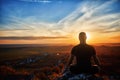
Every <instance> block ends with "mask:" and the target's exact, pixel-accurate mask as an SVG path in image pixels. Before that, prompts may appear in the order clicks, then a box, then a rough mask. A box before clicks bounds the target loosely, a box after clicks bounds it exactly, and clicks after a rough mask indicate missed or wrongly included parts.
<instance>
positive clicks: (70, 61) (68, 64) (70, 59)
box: [66, 54, 74, 68]
mask: <svg viewBox="0 0 120 80" xmlns="http://www.w3.org/2000/svg"><path fill="white" fill-rule="evenodd" d="M73 59H74V55H72V54H71V56H70V58H69V61H68V63H67V65H66V68H68V67H69V66H70V64H71V63H72V61H73Z"/></svg>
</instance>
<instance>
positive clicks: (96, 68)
mask: <svg viewBox="0 0 120 80" xmlns="http://www.w3.org/2000/svg"><path fill="white" fill-rule="evenodd" d="M91 70H92V71H91V72H92V73H93V74H95V73H98V72H99V71H100V69H99V66H97V65H94V66H92V68H91Z"/></svg>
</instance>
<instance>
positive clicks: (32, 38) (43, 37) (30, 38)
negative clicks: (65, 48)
mask: <svg viewBox="0 0 120 80" xmlns="http://www.w3.org/2000/svg"><path fill="white" fill-rule="evenodd" d="M66 38H68V37H63V36H60V37H46V36H39V37H29V36H28V37H0V40H41V39H42V40H43V39H66Z"/></svg>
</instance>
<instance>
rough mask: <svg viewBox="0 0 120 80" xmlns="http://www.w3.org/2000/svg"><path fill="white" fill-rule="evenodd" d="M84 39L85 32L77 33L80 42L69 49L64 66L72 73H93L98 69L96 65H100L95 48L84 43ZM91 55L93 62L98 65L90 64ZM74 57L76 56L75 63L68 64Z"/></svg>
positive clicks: (85, 37)
mask: <svg viewBox="0 0 120 80" xmlns="http://www.w3.org/2000/svg"><path fill="white" fill-rule="evenodd" d="M86 39H87V36H86V33H85V32H81V33H80V34H79V40H80V44H78V45H76V46H75V47H73V48H72V50H71V56H70V60H69V62H68V64H67V66H66V69H68V68H69V69H70V71H71V72H72V73H74V74H79V73H91V74H95V73H97V72H98V71H99V69H98V66H100V63H99V60H98V58H97V56H96V52H95V49H94V48H93V47H92V46H90V45H88V44H86ZM92 57H93V60H94V62H95V64H96V65H98V66H93V65H92V64H91V58H92ZM74 58H76V65H72V66H70V65H71V63H72V61H73V59H74Z"/></svg>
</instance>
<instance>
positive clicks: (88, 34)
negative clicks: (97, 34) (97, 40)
mask: <svg viewBox="0 0 120 80" xmlns="http://www.w3.org/2000/svg"><path fill="white" fill-rule="evenodd" d="M86 35H87V40H88V41H89V40H90V33H88V32H86Z"/></svg>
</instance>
